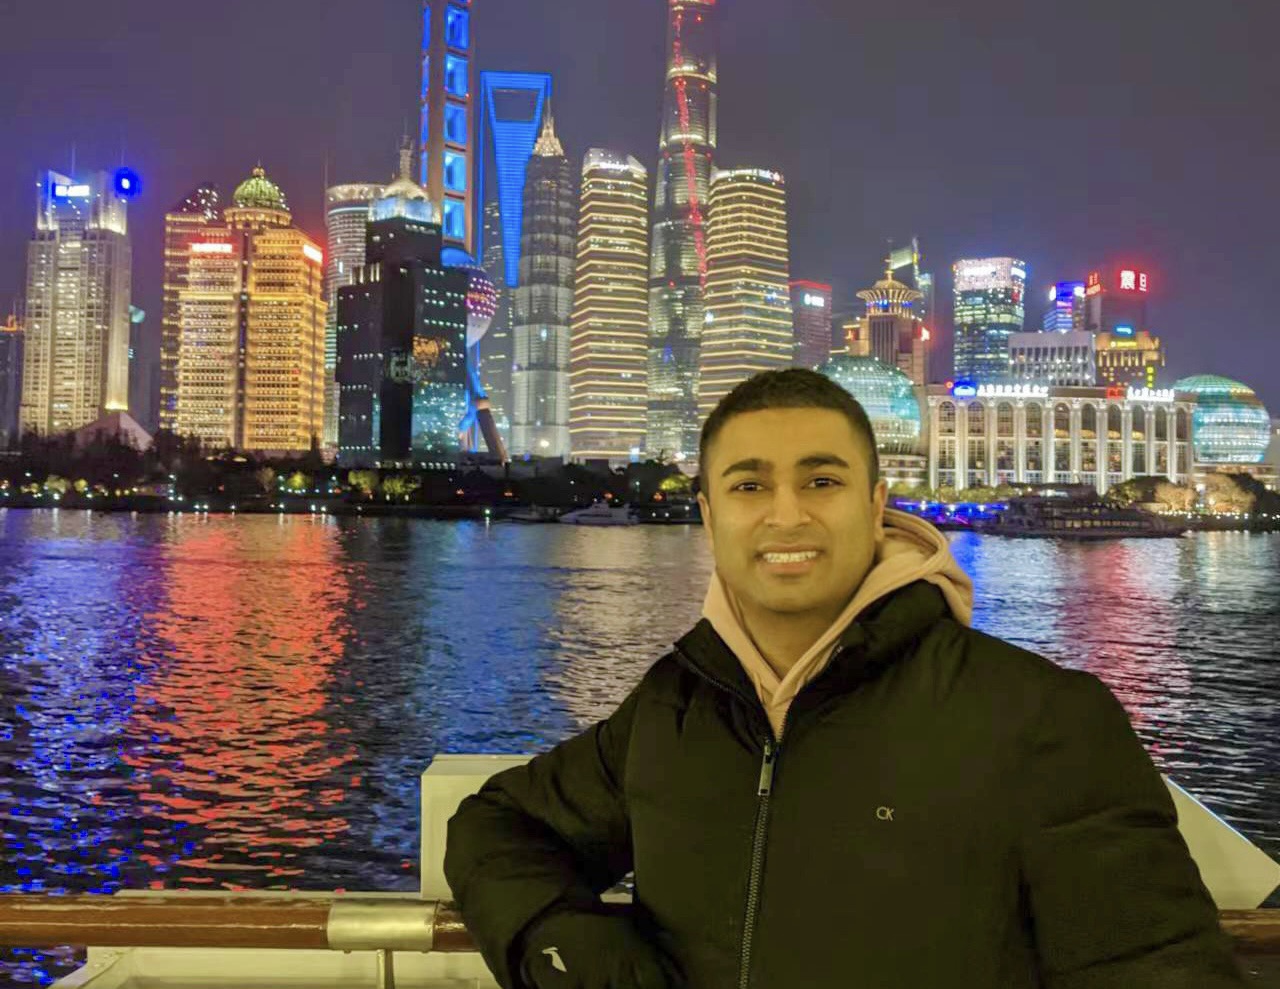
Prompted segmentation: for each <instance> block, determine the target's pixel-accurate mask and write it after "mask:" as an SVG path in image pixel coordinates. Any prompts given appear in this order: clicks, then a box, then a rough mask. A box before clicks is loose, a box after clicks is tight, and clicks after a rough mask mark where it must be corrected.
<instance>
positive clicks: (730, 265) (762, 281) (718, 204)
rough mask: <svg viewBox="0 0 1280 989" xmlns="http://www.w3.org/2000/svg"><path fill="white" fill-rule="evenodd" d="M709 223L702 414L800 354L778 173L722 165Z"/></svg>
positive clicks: (700, 373) (783, 191) (715, 181)
mask: <svg viewBox="0 0 1280 989" xmlns="http://www.w3.org/2000/svg"><path fill="white" fill-rule="evenodd" d="M710 202H711V213H710V220H709V222H708V224H707V290H706V316H705V322H706V325H705V326H704V327H703V329H702V342H701V347H700V349H699V361H698V379H699V383H698V414H699V416H700V417H701V418H703V419H705V418H706V417H707V416H708V415H710V414H711V411H712V409H714V408H715V407H716V404H717V403H718V402H719V401H720V399H722V398H724V396H726V395H728V394H729V392H731V391H733V389H734V388H735V387H736V386H737V385H738V384H740V383H741V382H743V381H745V380H746V379H747V378H750V377H751V376H752V375H754V374H757V373H759V372H760V371H774V370H778V369H779V368H784V367H789V366H790V365H791V364H792V362H793V360H794V357H795V328H794V325H793V317H792V313H791V262H790V246H789V240H788V236H787V189H786V184H785V182H784V180H783V177H782V175H781V174H779V173H778V172H770V171H765V170H762V169H755V168H737V169H732V170H728V171H717V172H716V173H715V177H714V179H713V180H712V182H711V201H710Z"/></svg>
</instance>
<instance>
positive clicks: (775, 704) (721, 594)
mask: <svg viewBox="0 0 1280 989" xmlns="http://www.w3.org/2000/svg"><path fill="white" fill-rule="evenodd" d="M921 580H923V581H925V582H927V583H930V584H933V585H935V586H936V587H938V588H939V589H940V590H941V591H942V596H943V598H944V599H945V600H946V603H947V608H948V609H949V610H950V612H951V614H952V616H953V617H954V618H955V620H956V621H958V622H960V623H961V624H962V625H968V624H969V622H970V620H971V619H972V617H973V582H972V581H971V580H970V579H969V576H968V574H966V573H965V572H964V571H963V570H961V569H960V564H958V563H957V562H956V560H955V557H954V556H952V555H951V548H950V546H949V545H948V543H947V540H946V538H945V537H944V536H943V535H942V533H941V532H939V531H938V530H937V529H935V528H934V527H933V526H932V525H930V524H929V523H928V522H926V521H924V520H923V519H920V518H917V517H916V516H914V515H910V514H908V513H907V512H900V511H897V510H895V509H892V508H887V509H885V513H884V540H883V541H882V542H881V543H880V545H879V546H878V547H877V549H876V555H875V559H874V561H873V562H872V564H871V569H870V570H869V571H868V572H867V576H866V578H865V579H864V580H863V581H862V584H861V585H860V586H859V587H858V589H857V590H856V591H854V594H853V597H852V598H850V600H849V603H848V604H847V605H845V607H844V610H843V611H841V613H840V615H839V617H838V618H836V620H835V621H834V622H832V624H831V626H830V627H829V628H828V629H827V630H826V631H825V632H824V633H823V634H822V635H821V636H819V637H818V640H817V641H816V642H814V644H813V645H812V646H810V647H809V649H808V650H807V651H806V652H805V654H804V655H803V656H801V657H800V658H799V659H798V660H797V661H796V663H795V665H793V666H792V667H791V669H790V670H788V671H787V674H786V676H784V677H779V676H778V674H777V673H776V672H775V671H774V669H773V667H772V666H770V665H769V662H768V661H767V660H766V659H765V658H764V655H763V654H762V653H761V652H760V650H759V648H758V647H757V646H756V644H755V640H754V639H752V638H751V633H750V632H748V631H747V627H746V624H745V622H744V621H743V618H742V609H741V607H740V605H739V603H738V600H737V598H736V596H735V595H734V594H733V592H732V591H730V590H729V588H728V587H726V586H725V584H724V581H723V580H721V579H720V574H719V573H718V572H716V573H713V574H712V576H711V586H710V588H709V589H708V590H707V597H706V601H705V602H704V603H703V606H702V617H703V618H705V619H706V620H707V621H708V622H710V624H711V627H712V628H714V629H715V631H716V634H717V635H719V636H720V638H721V639H722V640H724V643H725V645H727V646H728V647H729V649H730V650H732V652H733V654H734V655H735V656H737V657H738V661H739V662H740V663H741V664H742V667H743V669H744V670H745V671H746V674H747V677H748V679H750V681H751V683H752V685H753V686H754V687H755V690H756V694H757V695H758V696H759V698H760V703H761V704H763V705H764V709H765V713H766V714H768V716H769V723H770V724H771V725H773V732H774V735H775V737H776V736H778V735H779V734H780V733H781V731H782V724H783V721H784V719H785V718H786V715H787V710H788V709H789V708H790V707H791V702H792V701H793V700H794V699H795V697H796V694H798V693H799V692H800V691H801V689H802V688H803V687H804V685H805V684H807V683H808V682H809V681H810V680H812V679H813V678H814V677H816V676H817V675H818V674H819V673H821V672H822V671H823V669H824V668H825V667H826V665H827V663H828V662H830V660H831V657H832V655H833V654H834V653H835V650H836V646H837V644H838V641H839V639H840V637H841V636H842V635H843V634H844V632H845V631H846V630H847V629H848V628H849V626H850V625H852V624H853V623H854V622H855V621H857V619H858V617H859V616H860V615H861V614H862V613H863V612H865V611H866V610H867V608H868V607H870V606H871V605H872V604H874V603H875V602H877V601H879V600H880V599H881V598H883V597H885V596H886V595H889V594H892V593H893V592H894V591H897V590H900V589H901V588H903V587H906V586H907V585H908V584H914V583H915V582H916V581H921Z"/></svg>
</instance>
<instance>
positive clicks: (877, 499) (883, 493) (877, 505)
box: [871, 477, 889, 543]
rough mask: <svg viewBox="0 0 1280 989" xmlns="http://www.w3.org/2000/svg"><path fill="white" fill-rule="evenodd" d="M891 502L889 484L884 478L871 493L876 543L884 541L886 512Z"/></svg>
mask: <svg viewBox="0 0 1280 989" xmlns="http://www.w3.org/2000/svg"><path fill="white" fill-rule="evenodd" d="M888 501H889V482H888V481H886V480H885V479H884V478H883V477H882V478H880V480H879V481H877V482H876V489H875V490H874V491H873V492H872V493H871V520H872V524H873V525H874V526H875V540H876V542H878V543H879V542H883V541H884V510H885V506H886V505H887V504H888Z"/></svg>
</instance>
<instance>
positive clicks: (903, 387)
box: [818, 354, 927, 484]
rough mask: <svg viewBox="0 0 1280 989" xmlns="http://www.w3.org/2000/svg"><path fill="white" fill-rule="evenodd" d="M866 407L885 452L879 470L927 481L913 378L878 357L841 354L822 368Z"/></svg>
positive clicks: (897, 478)
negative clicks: (921, 449)
mask: <svg viewBox="0 0 1280 989" xmlns="http://www.w3.org/2000/svg"><path fill="white" fill-rule="evenodd" d="M818 373H820V374H825V375H826V376H827V377H828V378H830V379H831V380H832V381H834V382H836V384H838V385H840V387H841V388H843V389H844V390H845V391H847V392H848V393H849V394H850V395H852V396H853V397H854V398H856V399H857V400H858V402H859V403H860V404H861V405H862V407H863V408H864V409H866V411H867V418H868V419H870V420H871V428H872V431H873V432H874V433H875V437H876V451H877V452H878V453H879V455H880V473H881V476H883V477H884V478H885V479H886V480H887V481H888V482H889V483H890V484H896V483H900V482H901V483H908V484H922V483H924V480H925V471H926V467H927V463H926V460H925V457H924V456H923V455H922V454H921V451H920V446H921V437H922V433H923V428H922V427H923V417H922V416H921V413H920V400H919V398H918V396H917V395H916V390H915V388H914V387H913V386H912V384H911V379H910V378H909V377H907V375H906V374H905V373H904V372H903V371H901V370H899V369H898V368H896V367H892V366H890V365H888V364H886V363H884V362H883V361H880V360H877V359H876V358H874V357H863V356H854V355H852V354H837V355H836V356H835V357H832V358H831V360H829V361H827V363H825V364H823V365H822V366H821V367H819V368H818Z"/></svg>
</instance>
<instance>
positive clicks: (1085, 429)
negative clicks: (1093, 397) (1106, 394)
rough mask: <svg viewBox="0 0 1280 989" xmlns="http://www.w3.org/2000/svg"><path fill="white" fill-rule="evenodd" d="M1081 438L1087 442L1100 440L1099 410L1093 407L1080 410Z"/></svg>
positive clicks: (1089, 406) (1087, 406)
mask: <svg viewBox="0 0 1280 989" xmlns="http://www.w3.org/2000/svg"><path fill="white" fill-rule="evenodd" d="M1080 436H1081V438H1082V439H1086V440H1092V439H1097V438H1098V410H1097V409H1096V408H1094V407H1093V406H1092V405H1086V406H1085V407H1084V408H1083V409H1081V410H1080Z"/></svg>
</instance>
